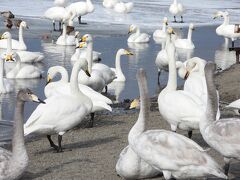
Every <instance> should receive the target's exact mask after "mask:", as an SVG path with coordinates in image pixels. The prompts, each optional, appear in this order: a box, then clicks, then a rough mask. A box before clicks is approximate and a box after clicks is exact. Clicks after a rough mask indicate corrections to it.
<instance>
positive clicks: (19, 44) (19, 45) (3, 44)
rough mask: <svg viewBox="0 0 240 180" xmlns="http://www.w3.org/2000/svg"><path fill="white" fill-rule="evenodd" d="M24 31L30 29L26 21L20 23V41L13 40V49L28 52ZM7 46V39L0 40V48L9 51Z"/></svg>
mask: <svg viewBox="0 0 240 180" xmlns="http://www.w3.org/2000/svg"><path fill="white" fill-rule="evenodd" d="M23 29H28V26H27V23H26V22H25V21H22V22H21V23H20V27H19V35H18V36H19V37H18V38H19V39H18V41H17V40H15V39H12V49H17V50H27V46H26V44H25V42H24V40H23ZM7 44H8V43H7V39H1V40H0V48H2V49H7Z"/></svg>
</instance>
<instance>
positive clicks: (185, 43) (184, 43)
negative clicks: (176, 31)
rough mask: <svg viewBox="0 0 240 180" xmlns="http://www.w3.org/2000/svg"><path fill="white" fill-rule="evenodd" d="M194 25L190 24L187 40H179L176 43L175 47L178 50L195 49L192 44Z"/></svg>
mask: <svg viewBox="0 0 240 180" xmlns="http://www.w3.org/2000/svg"><path fill="white" fill-rule="evenodd" d="M194 29H195V28H194V25H193V23H190V24H189V28H188V36H187V39H177V40H175V41H174V45H175V47H177V48H181V49H194V48H195V46H194V44H193V42H192V32H193V31H194Z"/></svg>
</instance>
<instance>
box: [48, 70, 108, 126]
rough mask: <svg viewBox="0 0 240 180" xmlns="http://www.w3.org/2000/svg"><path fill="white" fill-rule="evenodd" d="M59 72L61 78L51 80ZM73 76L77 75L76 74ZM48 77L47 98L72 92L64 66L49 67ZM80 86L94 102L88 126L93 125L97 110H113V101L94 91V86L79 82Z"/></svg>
mask: <svg viewBox="0 0 240 180" xmlns="http://www.w3.org/2000/svg"><path fill="white" fill-rule="evenodd" d="M57 73H59V74H60V75H61V79H60V80H59V81H57V82H51V81H52V79H53V78H54V77H55V76H56V75H57ZM75 73H78V72H75ZM73 76H74V77H77V76H75V75H73ZM47 79H48V80H47V86H46V87H45V88H44V93H45V96H46V97H47V98H49V97H50V96H53V95H59V94H66V95H70V94H71V91H70V83H69V82H68V72H67V70H66V69H65V68H64V67H62V66H54V67H51V68H49V70H48V78H47ZM50 82H51V83H50ZM78 86H79V89H81V91H82V93H83V94H84V95H86V96H87V97H88V98H90V99H91V101H92V103H93V107H92V111H91V120H90V122H89V126H88V127H93V121H94V113H95V112H97V111H103V110H108V111H112V108H111V106H109V104H112V101H111V100H110V99H109V98H107V97H105V96H103V95H102V94H100V93H98V92H96V91H94V90H93V89H92V88H90V87H88V86H86V85H83V84H78Z"/></svg>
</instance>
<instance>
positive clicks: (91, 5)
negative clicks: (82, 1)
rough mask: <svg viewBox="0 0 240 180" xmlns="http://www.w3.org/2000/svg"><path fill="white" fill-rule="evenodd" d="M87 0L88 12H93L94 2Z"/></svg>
mask: <svg viewBox="0 0 240 180" xmlns="http://www.w3.org/2000/svg"><path fill="white" fill-rule="evenodd" d="M86 2H87V6H88V12H89V13H91V12H93V10H94V6H93V4H92V1H91V0H86Z"/></svg>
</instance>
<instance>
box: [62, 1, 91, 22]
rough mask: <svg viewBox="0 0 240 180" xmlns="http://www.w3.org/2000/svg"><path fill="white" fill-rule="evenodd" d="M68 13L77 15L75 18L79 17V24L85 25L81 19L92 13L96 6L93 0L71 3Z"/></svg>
mask: <svg viewBox="0 0 240 180" xmlns="http://www.w3.org/2000/svg"><path fill="white" fill-rule="evenodd" d="M66 9H67V11H68V12H71V13H72V14H74V15H75V17H76V16H77V17H78V22H79V24H84V23H82V21H81V17H82V16H84V15H86V14H89V13H92V12H93V11H94V9H95V8H94V5H93V3H92V1H91V0H86V2H82V1H80V2H74V3H71V4H70V5H69V6H67V7H66Z"/></svg>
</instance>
